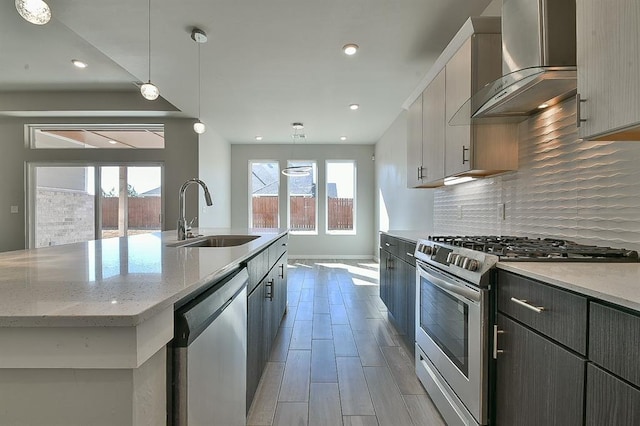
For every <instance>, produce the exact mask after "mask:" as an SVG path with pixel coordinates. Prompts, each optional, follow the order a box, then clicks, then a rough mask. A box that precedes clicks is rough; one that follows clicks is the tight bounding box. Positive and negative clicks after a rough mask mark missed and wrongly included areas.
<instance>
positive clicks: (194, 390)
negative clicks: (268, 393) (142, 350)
mask: <svg viewBox="0 0 640 426" xmlns="http://www.w3.org/2000/svg"><path fill="white" fill-rule="evenodd" d="M248 279H249V275H248V273H247V269H246V268H243V269H241V270H239V271H236V272H234V273H231V274H229V275H228V276H227V277H225V278H223V279H222V280H221V281H220V282H218V283H216V284H214V285H213V286H212V287H211V288H210V289H207V290H206V291H205V292H204V293H202V294H200V295H198V296H197V297H196V298H194V299H192V300H190V301H188V302H187V303H186V304H184V305H183V306H181V307H179V308H178V309H177V310H176V311H175V317H174V321H175V323H174V331H175V333H174V338H173V340H172V342H171V343H170V344H169V348H168V351H167V354H168V358H169V359H168V360H167V365H168V368H169V372H168V388H169V389H168V404H167V409H168V416H167V417H168V424H170V425H180V426H182V425H190V426H200V425H203V426H204V425H207V426H209V425H224V426H234V425H242V426H244V425H245V424H246V383H247V379H246V376H247V371H246V365H247V282H248Z"/></svg>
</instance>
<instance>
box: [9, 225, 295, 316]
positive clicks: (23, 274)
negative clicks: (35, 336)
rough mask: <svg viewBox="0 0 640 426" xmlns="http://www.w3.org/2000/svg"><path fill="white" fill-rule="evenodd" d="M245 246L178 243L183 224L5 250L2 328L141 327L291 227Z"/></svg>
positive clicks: (263, 233) (214, 231)
mask: <svg viewBox="0 0 640 426" xmlns="http://www.w3.org/2000/svg"><path fill="white" fill-rule="evenodd" d="M195 231H198V232H199V233H200V234H204V235H228V234H249V235H256V236H259V238H257V239H255V240H253V241H251V242H249V243H247V244H243V245H241V246H236V247H224V248H209V247H207V248H195V247H194V248H175V247H167V246H166V245H167V244H170V243H172V242H175V240H176V231H166V232H157V233H152V234H142V235H135V236H131V237H128V238H127V237H124V238H110V239H104V240H96V241H89V242H84V243H75V244H66V245H61V246H55V247H46V248H40V249H32V250H19V251H12V252H5V253H0V327H101V326H109V327H119V326H123V327H124V326H136V325H138V324H140V323H142V322H143V321H145V320H147V319H149V318H151V317H153V316H154V315H156V314H157V313H159V312H162V311H163V310H165V309H166V308H168V307H170V306H172V305H173V304H174V303H175V302H177V301H179V300H180V299H182V298H184V297H186V296H188V295H189V294H191V293H193V292H194V291H197V290H198V289H200V288H202V287H203V286H206V285H208V284H209V283H211V282H212V281H214V280H216V279H217V278H219V277H221V276H223V275H224V274H225V273H227V272H229V271H230V270H233V269H234V268H236V267H237V266H238V265H239V264H240V263H241V262H242V261H244V260H246V259H248V258H249V257H251V256H253V255H254V254H256V253H258V252H260V251H262V250H263V249H264V248H266V247H267V246H268V245H269V244H271V243H272V242H273V241H275V240H276V239H277V238H278V237H280V236H282V235H284V234H285V233H286V232H287V230H286V229H279V230H267V229H249V230H248V229H221V228H208V229H199V230H195Z"/></svg>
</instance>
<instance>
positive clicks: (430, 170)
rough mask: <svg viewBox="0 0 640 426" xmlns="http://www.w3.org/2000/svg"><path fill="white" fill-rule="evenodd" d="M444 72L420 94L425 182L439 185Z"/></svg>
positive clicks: (441, 162) (443, 128)
mask: <svg viewBox="0 0 640 426" xmlns="http://www.w3.org/2000/svg"><path fill="white" fill-rule="evenodd" d="M444 115H445V71H444V70H442V71H440V72H439V73H438V75H437V76H436V78H434V79H433V81H432V82H431V83H429V85H428V86H427V88H426V89H424V92H422V133H423V136H422V146H423V149H424V151H423V152H422V164H423V165H424V170H423V173H422V175H423V179H424V180H425V182H430V183H436V184H437V183H439V182H441V181H443V179H444V144H445V127H446V122H445V118H444Z"/></svg>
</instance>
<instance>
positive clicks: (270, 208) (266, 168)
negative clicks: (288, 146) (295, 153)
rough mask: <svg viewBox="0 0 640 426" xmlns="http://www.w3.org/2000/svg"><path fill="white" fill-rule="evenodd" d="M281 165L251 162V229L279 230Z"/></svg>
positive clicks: (270, 162)
mask: <svg viewBox="0 0 640 426" xmlns="http://www.w3.org/2000/svg"><path fill="white" fill-rule="evenodd" d="M279 191H280V164H279V163H278V162H277V161H250V162H249V197H250V199H249V227H250V228H279V227H280V215H279V209H278V205H279V203H280V198H279V197H278V193H279Z"/></svg>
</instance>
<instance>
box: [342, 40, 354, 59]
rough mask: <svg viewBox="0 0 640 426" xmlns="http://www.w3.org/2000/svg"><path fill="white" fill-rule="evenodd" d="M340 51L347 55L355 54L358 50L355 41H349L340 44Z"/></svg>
mask: <svg viewBox="0 0 640 426" xmlns="http://www.w3.org/2000/svg"><path fill="white" fill-rule="evenodd" d="M342 51H343V52H344V53H345V54H346V55H349V56H352V55H355V54H356V52H357V51H358V45H357V44H355V43H349V44H345V45H344V46H342Z"/></svg>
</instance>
